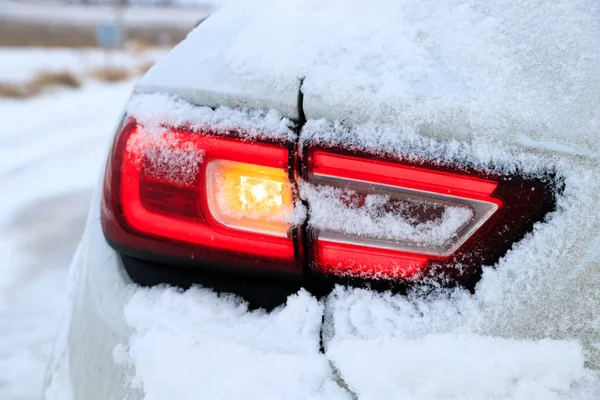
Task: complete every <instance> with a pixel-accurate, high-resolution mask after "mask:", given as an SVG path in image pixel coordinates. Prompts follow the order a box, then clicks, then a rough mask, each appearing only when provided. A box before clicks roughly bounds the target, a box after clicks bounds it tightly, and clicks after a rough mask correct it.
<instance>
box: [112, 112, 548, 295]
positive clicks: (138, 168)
mask: <svg viewBox="0 0 600 400" xmlns="http://www.w3.org/2000/svg"><path fill="white" fill-rule="evenodd" d="M249 137H251V139H249ZM257 137H260V138H262V139H256V138H257ZM269 138H271V139H269ZM300 153H301V154H300ZM553 179H554V178H553V177H552V176H551V175H549V174H539V175H536V176H520V175H518V174H515V175H510V176H507V175H502V174H496V173H493V172H481V171H478V170H475V169H467V168H465V167H460V168H459V167H456V166H454V165H451V164H447V165H446V164H441V163H433V162H425V161H412V160H408V159H403V158H400V157H392V156H385V155H381V154H375V153H370V152H367V151H359V150H349V149H346V148H343V147H336V146H333V145H332V146H326V145H323V144H315V143H310V142H304V143H303V147H302V148H299V147H298V145H297V143H296V142H295V141H294V138H287V139H282V138H281V136H276V135H271V136H269V135H264V136H260V135H259V136H257V135H255V134H253V135H251V136H247V135H245V132H243V131H236V130H234V131H226V132H224V131H215V130H211V129H208V128H206V129H200V130H198V129H197V128H195V129H191V128H189V127H186V126H177V127H173V126H155V125H151V126H146V125H144V124H143V123H139V122H137V121H136V120H135V119H133V118H131V117H127V118H126V119H125V120H124V122H123V124H122V125H121V127H120V128H119V132H118V134H117V136H116V138H115V142H114V144H113V147H112V149H111V152H110V154H109V158H108V162H107V167H106V174H105V180H104V191H103V199H102V209H101V222H102V227H103V231H104V234H105V236H106V238H107V240H108V242H109V243H110V244H111V246H113V247H114V248H115V249H116V250H117V251H118V252H119V253H121V254H123V255H125V256H129V257H132V258H134V259H141V260H147V261H150V262H155V263H159V264H161V265H163V264H164V265H166V266H167V268H169V267H168V266H190V267H192V271H204V270H210V271H219V272H235V273H239V274H244V273H245V274H248V273H252V274H258V275H268V274H277V276H278V277H281V276H286V277H293V278H295V279H297V280H304V282H305V283H307V284H308V286H310V283H311V282H309V281H310V280H312V279H315V282H316V281H317V280H318V279H320V278H325V280H327V279H328V278H330V277H333V278H334V279H335V280H336V281H338V280H339V279H342V280H343V281H354V280H358V281H359V282H361V283H363V282H364V281H365V280H370V281H378V282H392V283H394V282H406V281H414V280H428V279H431V278H432V279H434V280H436V281H438V282H439V281H441V282H442V283H455V282H462V283H466V284H470V283H471V282H473V281H476V280H477V278H478V276H479V274H480V272H481V267H482V266H483V265H493V264H495V263H496V262H497V261H498V260H499V259H500V257H502V256H503V255H504V254H505V253H506V252H507V251H508V250H509V249H510V247H511V246H512V244H513V243H515V242H516V241H518V240H520V239H521V238H522V237H523V236H524V235H525V233H526V232H528V231H530V230H531V229H532V228H533V224H534V223H535V222H538V221H541V220H543V218H544V216H545V215H546V213H548V212H549V211H550V210H552V208H553V207H554V205H555V190H554V189H555V187H554V186H553V183H554V182H555V181H554V180H553ZM305 210H308V213H305ZM317 286H319V285H318V284H316V285H315V286H313V287H315V288H316V287H317ZM315 290H316V289H315Z"/></svg>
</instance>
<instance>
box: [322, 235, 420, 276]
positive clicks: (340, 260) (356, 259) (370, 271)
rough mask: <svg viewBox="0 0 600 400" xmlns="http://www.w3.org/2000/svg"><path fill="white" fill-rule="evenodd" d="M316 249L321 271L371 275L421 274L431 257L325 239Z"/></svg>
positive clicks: (344, 274)
mask: <svg viewBox="0 0 600 400" xmlns="http://www.w3.org/2000/svg"><path fill="white" fill-rule="evenodd" d="M316 252H317V255H316V257H317V260H318V261H319V265H318V268H319V270H321V271H322V272H325V273H328V274H334V275H342V276H353V277H360V278H370V279H407V278H410V277H413V276H415V275H416V274H418V273H419V272H420V271H421V270H422V269H423V267H425V265H427V262H428V261H429V259H428V258H427V257H426V256H420V255H416V254H408V253H400V252H397V251H393V250H384V249H373V248H369V247H364V246H353V245H349V244H344V243H333V242H327V241H322V240H320V241H319V242H318V244H317V247H316Z"/></svg>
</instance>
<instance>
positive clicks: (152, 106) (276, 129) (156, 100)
mask: <svg viewBox="0 0 600 400" xmlns="http://www.w3.org/2000/svg"><path fill="white" fill-rule="evenodd" d="M126 113H127V115H128V116H131V117H133V118H135V119H136V120H137V121H138V122H139V123H140V124H141V125H143V126H144V127H145V128H146V129H145V131H146V132H147V133H148V135H160V134H161V133H164V132H165V127H167V126H168V127H185V128H187V129H189V130H191V131H196V132H200V131H203V130H209V131H210V132H212V133H215V134H219V133H222V134H226V133H231V132H238V133H243V138H245V139H247V140H253V139H274V140H282V141H286V140H294V139H295V137H296V134H295V133H294V132H293V130H292V128H293V123H292V122H291V121H290V120H289V119H287V118H283V117H282V116H281V114H280V113H278V112H277V111H275V110H269V111H266V112H265V111H260V110H250V109H239V110H238V109H235V110H234V109H231V108H228V107H219V108H216V109H212V108H210V107H198V106H195V105H193V104H190V103H189V102H187V101H185V100H182V99H180V98H177V97H175V96H171V95H167V94H162V93H150V94H141V93H140V94H134V95H133V97H132V98H131V99H130V101H129V103H128V105H127V109H126Z"/></svg>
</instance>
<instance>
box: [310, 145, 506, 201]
mask: <svg viewBox="0 0 600 400" xmlns="http://www.w3.org/2000/svg"><path fill="white" fill-rule="evenodd" d="M309 163H310V165H311V171H312V173H314V174H319V175H328V176H332V177H336V178H348V179H359V180H363V181H369V182H377V183H380V184H384V185H391V186H399V187H408V188H412V189H417V190H424V191H428V192H434V193H440V194H448V195H455V196H461V195H467V196H468V197H471V198H480V197H479V196H485V198H487V197H488V196H489V195H490V194H492V193H493V192H494V190H496V188H497V187H498V183H497V182H494V181H489V180H483V179H478V178H474V177H467V176H461V175H457V174H450V173H446V172H441V171H431V170H427V169H424V168H419V167H412V166H406V165H399V164H394V163H390V162H385V161H377V160H364V159H360V158H357V157H351V156H344V155H340V154H332V153H325V152H323V151H314V152H312V155H311V159H310V160H309Z"/></svg>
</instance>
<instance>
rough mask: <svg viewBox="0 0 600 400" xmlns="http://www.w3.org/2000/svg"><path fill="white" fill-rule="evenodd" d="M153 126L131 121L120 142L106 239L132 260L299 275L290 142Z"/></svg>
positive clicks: (108, 195) (110, 172)
mask: <svg viewBox="0 0 600 400" xmlns="http://www.w3.org/2000/svg"><path fill="white" fill-rule="evenodd" d="M155 130H156V129H148V128H146V127H144V126H143V125H141V124H138V123H137V122H135V121H134V120H128V121H127V123H126V124H125V125H124V127H123V129H122V130H121V133H120V135H119V137H118V138H117V139H116V142H115V145H114V148H113V151H112V153H111V156H110V159H109V163H108V167H107V174H106V178H105V192H104V199H103V210H102V211H103V212H102V224H103V228H104V232H105V235H106V237H107V239H108V240H109V242H111V244H113V246H115V247H117V248H118V249H119V250H121V251H122V252H124V253H126V254H130V255H133V256H136V255H142V256H143V254H141V253H146V254H152V255H157V254H158V255H159V256H167V257H175V258H177V259H188V260H197V262H200V263H203V264H204V265H207V266H209V267H212V268H216V269H219V268H221V267H234V268H237V269H244V270H248V269H249V270H255V269H257V270H270V271H280V272H288V273H294V274H297V273H298V269H299V268H298V265H297V260H296V255H295V250H294V243H293V238H292V234H291V230H292V228H293V227H292V225H291V223H289V222H288V221H290V220H291V219H292V218H291V214H292V211H293V210H292V189H291V184H290V182H289V178H288V176H289V164H288V143H282V142H277V141H271V142H268V141H252V142H249V141H244V140H241V139H240V138H238V137H234V136H231V135H230V136H223V135H219V134H216V133H215V132H211V131H209V130H207V131H202V132H196V131H190V130H186V129H184V128H163V129H158V130H156V131H157V132H155ZM153 258H155V257H153ZM213 264H214V265H213Z"/></svg>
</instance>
